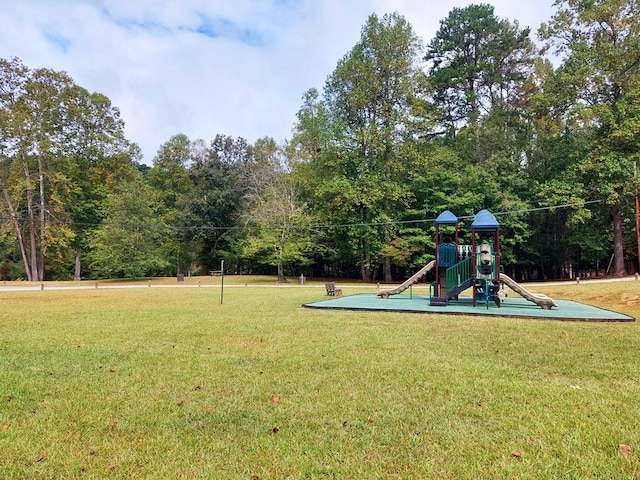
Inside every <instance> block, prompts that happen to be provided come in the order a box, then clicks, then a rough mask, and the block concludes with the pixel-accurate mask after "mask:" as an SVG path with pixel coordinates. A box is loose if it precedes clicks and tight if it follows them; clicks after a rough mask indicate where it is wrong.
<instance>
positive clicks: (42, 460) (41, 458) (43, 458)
mask: <svg viewBox="0 0 640 480" xmlns="http://www.w3.org/2000/svg"><path fill="white" fill-rule="evenodd" d="M46 459H47V456H46V455H40V456H39V457H38V460H36V462H44V461H45V460H46Z"/></svg>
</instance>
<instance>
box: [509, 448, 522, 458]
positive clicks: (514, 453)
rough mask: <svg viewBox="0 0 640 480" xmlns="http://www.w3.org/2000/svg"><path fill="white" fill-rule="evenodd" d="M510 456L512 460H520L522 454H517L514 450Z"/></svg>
mask: <svg viewBox="0 0 640 480" xmlns="http://www.w3.org/2000/svg"><path fill="white" fill-rule="evenodd" d="M511 456H512V457H513V458H521V457H522V454H521V453H520V452H518V451H516V450H514V451H513V452H511Z"/></svg>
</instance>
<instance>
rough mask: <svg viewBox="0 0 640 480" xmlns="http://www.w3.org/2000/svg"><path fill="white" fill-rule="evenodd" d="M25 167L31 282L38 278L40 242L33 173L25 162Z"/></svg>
mask: <svg viewBox="0 0 640 480" xmlns="http://www.w3.org/2000/svg"><path fill="white" fill-rule="evenodd" d="M23 167H24V178H25V184H26V186H25V194H26V203H27V223H28V224H29V250H30V252H29V253H30V257H31V258H30V260H29V267H28V270H29V271H30V273H28V275H27V276H28V277H29V281H37V280H39V278H38V240H37V237H36V222H35V218H34V215H35V213H34V211H33V193H32V191H31V173H30V172H29V166H28V165H27V162H26V161H25V162H24V163H23Z"/></svg>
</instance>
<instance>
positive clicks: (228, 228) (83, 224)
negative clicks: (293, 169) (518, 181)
mask: <svg viewBox="0 0 640 480" xmlns="http://www.w3.org/2000/svg"><path fill="white" fill-rule="evenodd" d="M603 202H604V200H588V201H584V202H575V203H566V204H562V205H550V206H544V207H534V208H524V209H518V210H507V211H502V212H496V213H494V216H505V215H521V214H525V213H531V212H538V211H545V210H559V209H565V208H575V207H584V206H586V205H592V204H595V203H603ZM457 218H458V219H460V220H465V219H470V218H474V215H462V216H459V217H457ZM0 220H2V221H6V222H9V221H11V222H13V221H16V220H17V221H18V222H23V221H26V220H27V219H26V218H25V217H19V218H17V219H16V218H14V217H8V216H0ZM435 220H436V219H435V218H423V219H415V220H391V221H386V222H354V223H338V224H316V225H288V226H287V227H286V228H289V229H298V230H324V229H336V228H355V227H381V226H390V225H411V224H421V223H433V222H434V221H435ZM46 223H47V224H49V225H72V224H73V225H75V226H80V227H99V226H101V225H104V226H110V227H114V228H125V229H152V228H165V229H169V230H174V231H198V230H203V231H204V230H210V231H242V230H254V229H258V228H260V229H264V228H265V227H264V226H255V227H254V226H250V225H244V226H241V225H231V226H194V227H187V226H181V227H177V226H172V225H158V224H154V225H151V224H135V223H131V224H118V223H104V222H102V223H89V222H72V221H71V220H47V222H46ZM282 228H283V227H282V226H277V227H275V226H274V227H271V229H273V230H282Z"/></svg>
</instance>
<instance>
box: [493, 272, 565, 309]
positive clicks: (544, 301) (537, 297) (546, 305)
mask: <svg viewBox="0 0 640 480" xmlns="http://www.w3.org/2000/svg"><path fill="white" fill-rule="evenodd" d="M500 280H501V281H503V282H504V283H505V284H507V285H508V286H509V288H511V289H512V290H513V291H514V292H516V293H517V294H518V295H520V296H521V297H522V298H526V299H527V300H529V301H530V302H533V303H535V304H536V305H539V306H540V307H542V308H543V309H544V310H551V307H557V306H558V305H557V304H556V302H554V301H553V298H551V297H547V296H546V295H544V294H542V293H531V292H530V291H529V290H527V289H526V288H524V287H523V286H522V285H520V284H519V283H518V282H516V281H515V280H513V279H512V278H510V277H508V276H507V275H505V274H504V273H501V274H500Z"/></svg>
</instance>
